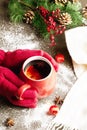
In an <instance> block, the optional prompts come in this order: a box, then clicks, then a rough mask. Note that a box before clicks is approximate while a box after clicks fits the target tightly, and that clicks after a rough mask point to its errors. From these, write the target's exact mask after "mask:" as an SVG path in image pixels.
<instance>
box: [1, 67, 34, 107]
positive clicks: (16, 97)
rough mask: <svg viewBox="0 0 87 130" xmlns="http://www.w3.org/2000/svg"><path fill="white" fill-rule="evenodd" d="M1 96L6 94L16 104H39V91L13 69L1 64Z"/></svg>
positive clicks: (28, 105) (30, 105)
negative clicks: (20, 77) (19, 76)
mask: <svg viewBox="0 0 87 130" xmlns="http://www.w3.org/2000/svg"><path fill="white" fill-rule="evenodd" d="M20 86H21V87H20ZM19 87H20V88H19ZM24 88H25V89H24ZM22 89H23V91H22ZM0 96H4V97H5V98H7V99H8V100H9V102H10V103H12V104H13V105H16V106H22V107H31V108H34V107H36V105H37V91H36V90H35V89H34V88H31V87H30V86H29V85H28V84H24V82H23V81H21V80H20V79H19V78H18V77H17V76H16V75H15V74H14V73H13V72H12V71H11V70H9V69H8V68H5V67H2V66H0Z"/></svg>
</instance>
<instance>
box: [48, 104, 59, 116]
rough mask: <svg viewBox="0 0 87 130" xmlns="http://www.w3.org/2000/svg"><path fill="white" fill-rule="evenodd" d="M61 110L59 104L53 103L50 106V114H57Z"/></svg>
mask: <svg viewBox="0 0 87 130" xmlns="http://www.w3.org/2000/svg"><path fill="white" fill-rule="evenodd" d="M58 111H59V107H58V106H57V105H52V106H50V108H49V111H48V114H49V115H56V114H57V113H58Z"/></svg>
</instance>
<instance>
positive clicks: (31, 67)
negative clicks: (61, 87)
mask: <svg viewBox="0 0 87 130" xmlns="http://www.w3.org/2000/svg"><path fill="white" fill-rule="evenodd" d="M22 78H23V79H24V80H25V82H27V83H28V84H29V85H30V86H31V87H34V88H36V89H37V92H38V98H44V97H47V96H49V95H50V94H51V93H52V92H53V90H54V89H55V85H56V71H55V69H54V67H53V65H52V64H51V62H50V61H49V60H48V59H46V58H44V57H42V56H32V57H30V58H28V59H27V60H26V61H25V62H24V64H23V67H22Z"/></svg>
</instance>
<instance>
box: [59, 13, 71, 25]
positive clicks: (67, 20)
mask: <svg viewBox="0 0 87 130" xmlns="http://www.w3.org/2000/svg"><path fill="white" fill-rule="evenodd" d="M58 21H59V22H60V24H62V25H69V24H71V23H72V19H71V15H70V14H68V13H67V12H66V13H62V14H60V16H59V19H58Z"/></svg>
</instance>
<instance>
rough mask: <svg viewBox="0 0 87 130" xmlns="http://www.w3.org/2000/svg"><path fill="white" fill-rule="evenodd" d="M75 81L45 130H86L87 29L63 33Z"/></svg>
mask: <svg viewBox="0 0 87 130" xmlns="http://www.w3.org/2000/svg"><path fill="white" fill-rule="evenodd" d="M65 37H66V44H67V48H68V51H69V53H70V56H71V58H72V61H73V66H74V70H75V73H76V75H77V77H78V79H77V81H76V82H75V84H74V85H73V87H72V88H71V90H70V91H69V93H68V94H67V96H66V98H65V101H64V103H63V105H62V107H61V109H60V111H59V113H58V114H57V116H56V117H55V118H54V119H53V120H52V122H51V123H50V124H49V126H48V128H47V130H87V27H77V28H75V29H71V30H69V31H66V32H65Z"/></svg>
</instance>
